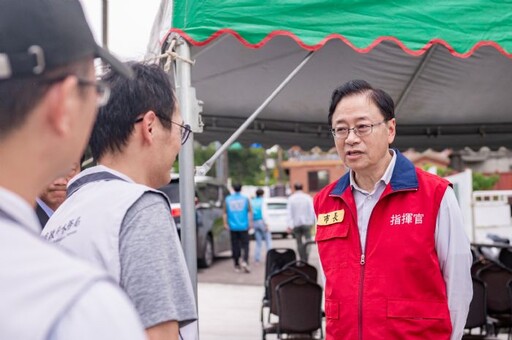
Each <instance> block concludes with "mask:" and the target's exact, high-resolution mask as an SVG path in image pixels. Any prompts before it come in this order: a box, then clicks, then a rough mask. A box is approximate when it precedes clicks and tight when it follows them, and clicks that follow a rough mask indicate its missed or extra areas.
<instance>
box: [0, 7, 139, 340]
mask: <svg viewBox="0 0 512 340" xmlns="http://www.w3.org/2000/svg"><path fill="white" fill-rule="evenodd" d="M0 32H1V33H0V162H1V165H0V268H1V270H0V320H1V321H0V339H17V340H43V339H55V340H57V339H104V340H107V339H144V338H145V335H144V330H143V327H142V325H141V323H140V321H139V318H138V316H137V313H136V311H135V310H134V308H133V307H132V305H131V303H130V301H129V300H128V299H127V297H126V295H125V294H124V293H123V292H122V291H121V290H120V289H119V287H118V286H117V285H116V284H115V282H113V280H112V279H111V278H110V277H109V275H108V274H107V273H106V272H105V271H102V270H100V269H98V268H96V267H93V266H91V265H90V264H88V263H86V262H85V261H82V260H80V259H78V258H76V257H75V256H71V255H70V254H69V253H68V252H65V251H63V250H62V249H60V248H59V247H56V246H55V245H52V244H50V243H48V242H45V241H44V240H43V239H41V237H40V236H39V233H40V230H41V226H40V224H39V222H38V220H37V217H36V213H35V210H34V208H35V204H36V197H37V196H38V195H39V194H40V193H41V192H42V191H43V189H44V188H45V186H46V185H48V183H51V182H52V181H53V180H54V179H55V178H57V177H59V176H63V175H65V174H66V173H67V172H68V171H69V168H70V166H71V164H72V163H73V162H74V161H76V157H77V155H80V154H81V153H82V152H83V150H84V147H85V145H86V143H87V140H88V138H89V134H90V131H91V128H92V126H93V123H94V120H95V118H96V112H97V105H96V104H97V100H98V99H99V98H100V97H101V96H100V94H99V93H97V92H96V91H95V87H96V81H95V72H94V58H96V57H101V58H102V59H103V61H104V62H106V63H109V64H110V65H111V67H112V72H117V73H119V74H121V75H120V77H130V76H131V70H130V69H129V68H128V67H126V66H125V65H122V64H121V63H120V62H119V61H118V60H116V59H115V58H114V57H112V56H111V55H110V54H109V53H107V52H106V51H105V50H103V49H101V48H100V47H99V46H98V45H97V44H96V43H95V41H94V38H93V35H92V32H91V30H90V29H89V26H88V25H87V21H86V19H85V16H84V13H83V10H82V7H81V5H80V3H79V1H78V0H65V1H64V0H22V1H20V0H2V1H0ZM86 84H91V85H94V86H88V85H86Z"/></svg>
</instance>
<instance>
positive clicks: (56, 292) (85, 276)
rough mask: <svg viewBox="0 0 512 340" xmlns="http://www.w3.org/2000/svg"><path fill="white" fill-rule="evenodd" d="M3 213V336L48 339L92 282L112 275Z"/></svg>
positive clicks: (0, 287)
mask: <svg viewBox="0 0 512 340" xmlns="http://www.w3.org/2000/svg"><path fill="white" fill-rule="evenodd" d="M0 215H1V214H0ZM3 217H4V218H2V216H0V268H1V273H0V300H1V301H0V339H16V340H18V339H21V340H45V339H48V337H49V335H50V334H51V333H52V332H53V331H54V330H55V327H56V326H57V325H58V324H59V322H60V320H61V319H62V318H63V317H65V316H66V313H67V311H69V310H70V309H71V308H73V305H74V304H75V303H76V302H77V301H78V300H79V299H80V298H81V297H82V296H83V294H86V293H87V292H88V290H89V289H90V288H91V286H92V285H94V284H95V283H97V282H98V281H101V280H109V281H111V278H109V277H108V275H107V274H106V273H103V272H100V271H99V270H97V269H95V268H93V267H92V266H90V265H88V264H87V263H85V262H84V261H81V260H79V259H77V258H73V257H72V256H69V255H68V254H65V253H64V252H63V251H62V250H60V249H57V248H56V247H54V246H52V245H49V244H48V243H47V242H44V240H42V239H40V237H39V236H38V235H37V234H35V233H34V234H32V233H31V231H29V230H26V229H25V228H23V227H22V226H20V225H18V224H16V222H14V221H13V222H10V221H8V220H6V219H5V216H3Z"/></svg>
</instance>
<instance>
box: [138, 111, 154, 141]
mask: <svg viewBox="0 0 512 340" xmlns="http://www.w3.org/2000/svg"><path fill="white" fill-rule="evenodd" d="M156 121H157V119H156V113H155V112H153V111H151V110H150V111H148V112H146V113H145V114H144V116H143V117H142V122H141V134H142V138H143V140H144V142H147V143H149V144H152V143H153V130H154V129H155V127H156Z"/></svg>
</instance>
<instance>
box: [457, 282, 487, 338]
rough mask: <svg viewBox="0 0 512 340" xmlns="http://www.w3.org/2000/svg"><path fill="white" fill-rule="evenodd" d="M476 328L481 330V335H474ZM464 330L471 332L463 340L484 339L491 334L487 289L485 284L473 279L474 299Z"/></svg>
mask: <svg viewBox="0 0 512 340" xmlns="http://www.w3.org/2000/svg"><path fill="white" fill-rule="evenodd" d="M474 328H479V329H480V334H477V335H473V334H472V330H473V329H474ZM464 329H467V330H469V332H468V333H467V334H465V336H464V337H463V339H484V338H486V337H487V335H488V334H489V330H490V324H489V321H488V318H487V287H486V285H485V282H483V281H482V280H480V279H478V278H476V277H474V278H473V299H472V300H471V304H470V305H469V313H468V318H467V320H466V325H465V326H464Z"/></svg>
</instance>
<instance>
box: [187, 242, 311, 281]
mask: <svg viewBox="0 0 512 340" xmlns="http://www.w3.org/2000/svg"><path fill="white" fill-rule="evenodd" d="M255 244H256V243H255V241H254V240H252V241H251V243H250V251H249V253H250V258H249V259H250V260H249V261H250V262H251V263H250V267H251V273H249V274H247V273H236V272H235V271H234V267H233V260H232V259H231V252H226V253H225V254H223V255H224V256H222V257H220V258H217V259H216V261H215V262H214V263H213V265H212V266H211V267H210V268H207V269H199V270H198V274H197V278H198V282H204V283H225V284H235V285H254V286H263V282H264V276H265V263H264V262H262V263H261V264H260V265H255V264H254V261H253V257H254V247H255ZM272 247H273V248H292V249H294V250H295V252H297V247H296V242H295V239H294V238H291V237H289V238H286V239H282V238H280V237H276V238H274V239H273V240H272ZM265 252H266V250H265V249H263V251H262V253H263V254H264V253H265ZM262 258H263V259H264V258H265V256H262ZM309 263H310V264H312V265H314V266H316V267H317V269H318V268H319V267H318V264H319V262H318V255H317V250H316V247H315V246H312V247H310V256H309Z"/></svg>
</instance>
